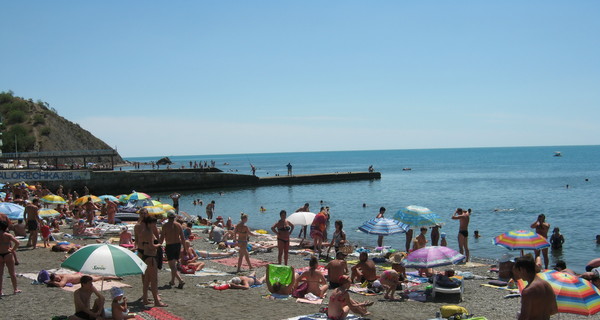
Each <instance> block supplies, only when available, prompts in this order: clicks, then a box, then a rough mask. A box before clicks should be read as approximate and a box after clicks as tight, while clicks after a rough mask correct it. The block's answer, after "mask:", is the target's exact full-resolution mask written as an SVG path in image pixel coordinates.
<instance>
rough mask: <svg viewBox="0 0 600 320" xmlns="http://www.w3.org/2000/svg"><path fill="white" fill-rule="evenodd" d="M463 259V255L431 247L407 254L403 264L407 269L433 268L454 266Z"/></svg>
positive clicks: (439, 247)
mask: <svg viewBox="0 0 600 320" xmlns="http://www.w3.org/2000/svg"><path fill="white" fill-rule="evenodd" d="M464 259H465V256H464V255H462V254H460V253H458V252H456V251H454V250H452V249H450V248H448V247H443V246H432V247H425V248H421V249H419V250H415V251H413V252H411V253H409V254H408V256H406V258H404V262H403V264H404V266H405V267H409V268H434V267H440V266H447V265H450V264H456V263H458V262H460V261H462V260H464Z"/></svg>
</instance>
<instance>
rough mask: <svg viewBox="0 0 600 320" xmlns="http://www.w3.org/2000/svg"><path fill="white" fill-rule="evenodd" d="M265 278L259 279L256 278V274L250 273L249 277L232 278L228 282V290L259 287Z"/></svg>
mask: <svg viewBox="0 0 600 320" xmlns="http://www.w3.org/2000/svg"><path fill="white" fill-rule="evenodd" d="M265 279H266V277H264V276H263V277H262V278H260V279H258V278H256V272H252V273H251V274H250V275H248V276H247V277H246V276H240V277H234V278H232V279H231V280H229V288H231V289H243V290H246V289H250V286H255V285H260V284H263V283H264V282H265Z"/></svg>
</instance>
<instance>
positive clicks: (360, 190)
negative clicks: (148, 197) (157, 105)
mask: <svg viewBox="0 0 600 320" xmlns="http://www.w3.org/2000/svg"><path fill="white" fill-rule="evenodd" d="M555 151H560V152H562V155H563V156H562V157H554V156H553V155H554V152H555ZM158 158H160V157H152V158H129V159H128V160H131V161H151V160H154V161H155V160H157V159H158ZM170 158H171V160H172V161H174V162H175V163H176V164H175V165H174V166H173V167H177V166H181V165H185V166H189V161H210V160H214V161H215V162H216V163H217V167H219V168H220V169H222V170H223V171H226V172H227V171H233V172H238V173H244V174H250V163H252V164H253V165H255V166H256V167H257V168H258V170H257V175H259V176H273V175H275V174H280V175H285V174H286V173H287V169H286V164H287V163H288V162H290V163H291V164H292V165H293V171H294V173H295V174H312V173H328V172H349V171H366V170H367V168H368V166H369V165H373V166H374V167H375V169H376V170H377V171H379V172H381V174H382V178H381V180H377V181H356V182H344V183H328V184H314V185H296V186H269V187H259V188H236V189H218V190H198V191H186V192H181V193H182V195H183V200H182V203H181V209H182V210H184V211H187V212H189V213H191V214H202V215H203V216H204V215H205V214H204V207H201V206H194V205H193V204H192V201H193V200H194V199H202V200H203V201H204V203H207V202H209V201H211V200H215V201H216V212H217V215H222V216H224V217H229V216H230V217H232V218H233V219H234V221H237V220H239V214H240V212H242V211H243V212H245V213H248V214H249V215H250V219H249V223H248V224H249V225H250V226H251V227H253V228H262V229H269V228H270V226H271V225H272V224H273V223H275V222H276V221H277V220H278V217H279V214H278V213H279V211H280V210H282V209H285V210H287V211H288V213H290V212H293V211H295V210H296V209H297V208H298V207H300V206H301V205H302V204H304V203H305V202H308V203H310V206H311V209H312V210H311V211H314V212H317V211H318V208H319V207H320V201H323V203H324V205H327V206H329V207H330V208H331V213H332V219H333V220H337V219H341V220H343V221H344V227H345V230H346V233H347V234H348V238H349V240H350V241H351V242H353V243H355V244H361V245H375V243H376V236H372V235H367V234H363V233H361V232H358V231H356V230H357V228H358V226H360V225H361V224H362V223H363V222H364V221H366V220H368V219H370V218H373V217H375V216H376V214H377V211H378V209H379V207H381V206H384V207H386V208H387V212H386V216H387V217H393V215H394V214H395V213H396V212H397V211H398V210H399V209H400V208H402V207H405V206H408V205H420V206H425V207H428V208H430V209H431V210H433V211H434V212H436V213H438V214H439V215H440V216H441V217H442V218H443V219H444V220H445V221H446V224H445V225H444V226H443V228H442V232H445V233H447V235H448V236H447V237H448V245H449V246H451V247H454V248H457V239H456V238H457V233H458V222H456V221H453V220H451V219H450V217H451V216H452V213H453V212H454V210H455V209H456V208H457V207H461V208H471V209H472V210H473V215H472V218H471V224H470V228H469V229H470V233H471V234H470V236H469V246H470V249H471V255H473V256H478V257H484V258H498V257H499V256H501V255H502V254H503V253H504V252H506V251H507V250H506V249H504V248H501V247H497V246H494V245H493V244H492V238H493V237H494V236H496V235H499V234H501V233H502V232H506V231H509V230H519V229H525V230H529V229H530V225H531V224H532V223H533V222H534V221H535V220H536V218H537V216H538V214H540V213H544V214H546V217H547V218H546V221H547V222H548V223H550V225H551V230H552V228H554V227H559V228H560V230H561V233H562V234H563V235H564V237H565V239H566V242H565V244H564V248H563V250H562V252H554V253H551V257H550V259H551V263H554V261H556V260H557V259H564V260H565V261H566V262H567V266H568V267H570V268H572V269H574V270H576V271H579V272H582V271H583V268H584V266H585V264H586V262H588V261H589V260H591V259H593V258H596V257H599V256H600V247H599V246H597V245H596V243H595V235H596V234H600V230H599V227H598V223H597V221H596V220H597V219H598V217H600V215H599V213H600V209H599V208H598V204H599V203H598V202H599V201H598V199H599V195H600V192H599V191H600V146H569V147H520V148H472V149H430V150H383V151H348V152H308V153H272V154H247V155H243V154H242V155H211V156H173V157H170ZM225 163H227V165H224V164H225ZM403 168H411V169H412V170H411V171H403V170H402V169H403ZM586 179H588V181H586ZM567 185H569V187H568V188H567V187H566V186H567ZM142 191H143V190H142ZM153 196H154V197H155V198H156V197H158V198H161V199H163V200H167V199H168V194H153ZM169 201H170V200H169ZM169 201H165V202H169ZM363 203H366V204H367V207H366V208H363V207H362V204H363ZM261 206H264V207H265V208H266V209H267V211H266V212H260V211H259V208H260V207H261ZM498 210H500V211H498ZM331 227H332V228H333V223H332V224H331ZM474 230H479V232H480V234H481V235H482V238H480V239H474V238H473V237H472V236H473V231H474ZM404 242H405V237H404V235H402V234H400V235H392V236H388V237H386V239H385V244H386V245H391V246H393V247H395V248H404ZM514 253H515V254H518V253H517V252H514Z"/></svg>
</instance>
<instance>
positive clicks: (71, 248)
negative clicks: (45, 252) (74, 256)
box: [51, 242, 81, 253]
mask: <svg viewBox="0 0 600 320" xmlns="http://www.w3.org/2000/svg"><path fill="white" fill-rule="evenodd" d="M79 248H81V245H78V244H75V243H69V242H67V243H65V242H59V243H57V244H55V245H53V246H52V248H51V250H52V251H54V252H67V253H73V252H75V251H77V250H79Z"/></svg>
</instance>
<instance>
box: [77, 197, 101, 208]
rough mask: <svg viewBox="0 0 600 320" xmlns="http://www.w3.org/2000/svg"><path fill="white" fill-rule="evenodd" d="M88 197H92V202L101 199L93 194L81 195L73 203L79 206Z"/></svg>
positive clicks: (87, 199) (86, 200) (97, 201)
mask: <svg viewBox="0 0 600 320" xmlns="http://www.w3.org/2000/svg"><path fill="white" fill-rule="evenodd" d="M90 198H92V202H93V203H100V202H102V199H100V198H98V197H96V196H94V195H88V196H83V197H80V198H77V200H75V201H73V205H76V206H80V205H82V204H84V203H86V202H88V201H89V199H90Z"/></svg>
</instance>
